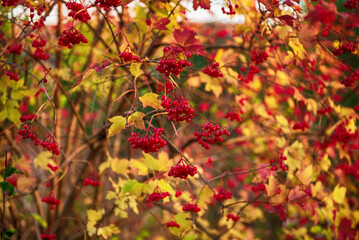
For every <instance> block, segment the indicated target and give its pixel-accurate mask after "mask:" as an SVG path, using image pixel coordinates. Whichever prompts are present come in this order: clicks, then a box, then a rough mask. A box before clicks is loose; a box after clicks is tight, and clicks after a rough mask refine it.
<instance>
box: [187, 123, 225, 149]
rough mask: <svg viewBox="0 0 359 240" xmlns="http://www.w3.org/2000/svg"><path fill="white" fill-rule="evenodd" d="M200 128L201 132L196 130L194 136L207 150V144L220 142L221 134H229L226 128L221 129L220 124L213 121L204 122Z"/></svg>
mask: <svg viewBox="0 0 359 240" xmlns="http://www.w3.org/2000/svg"><path fill="white" fill-rule="evenodd" d="M201 130H202V131H201V132H198V131H196V132H195V133H194V136H195V138H196V140H197V142H198V143H199V144H201V145H202V147H204V148H205V149H207V150H208V149H209V144H215V143H220V142H222V141H223V138H222V136H223V135H227V136H229V135H230V133H229V132H228V130H227V129H223V130H222V129H221V126H219V125H217V124H215V123H213V122H208V123H206V124H205V125H203V127H202V129H201Z"/></svg>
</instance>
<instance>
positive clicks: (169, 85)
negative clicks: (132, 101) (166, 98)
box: [157, 81, 174, 93]
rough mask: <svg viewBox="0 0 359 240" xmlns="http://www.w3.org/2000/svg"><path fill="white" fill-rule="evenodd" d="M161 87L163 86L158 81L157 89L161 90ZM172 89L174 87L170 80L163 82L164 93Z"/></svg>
mask: <svg viewBox="0 0 359 240" xmlns="http://www.w3.org/2000/svg"><path fill="white" fill-rule="evenodd" d="M162 88H163V85H162V83H158V89H157V91H158V92H162V90H163V89H162ZM173 89H174V87H173V84H172V83H171V81H166V84H165V90H166V93H169V92H171V91H173Z"/></svg>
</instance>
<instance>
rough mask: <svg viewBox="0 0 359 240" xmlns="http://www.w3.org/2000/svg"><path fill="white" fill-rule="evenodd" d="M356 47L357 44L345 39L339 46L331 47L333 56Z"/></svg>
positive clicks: (351, 50) (350, 51)
mask: <svg viewBox="0 0 359 240" xmlns="http://www.w3.org/2000/svg"><path fill="white" fill-rule="evenodd" d="M356 48H357V45H356V44H355V43H353V42H351V41H346V42H344V43H342V44H340V46H339V48H335V49H333V51H332V52H333V54H334V55H335V56H340V55H342V54H344V53H346V52H349V53H352V52H354V51H355V49H356Z"/></svg>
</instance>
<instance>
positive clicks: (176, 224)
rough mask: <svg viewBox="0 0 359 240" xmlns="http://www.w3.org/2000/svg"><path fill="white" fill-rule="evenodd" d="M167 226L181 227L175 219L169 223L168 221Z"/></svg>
mask: <svg viewBox="0 0 359 240" xmlns="http://www.w3.org/2000/svg"><path fill="white" fill-rule="evenodd" d="M166 227H168V228H169V227H176V228H180V227H181V226H180V225H179V224H178V223H176V222H174V221H171V222H169V223H167V224H166Z"/></svg>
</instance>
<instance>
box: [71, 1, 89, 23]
mask: <svg viewBox="0 0 359 240" xmlns="http://www.w3.org/2000/svg"><path fill="white" fill-rule="evenodd" d="M66 7H67V9H68V10H71V11H70V12H69V14H68V16H69V17H72V18H73V19H75V20H80V21H81V22H84V23H87V21H89V20H91V16H90V14H89V13H88V12H87V10H86V9H85V7H84V6H83V5H82V4H80V3H75V2H68V3H66Z"/></svg>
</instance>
